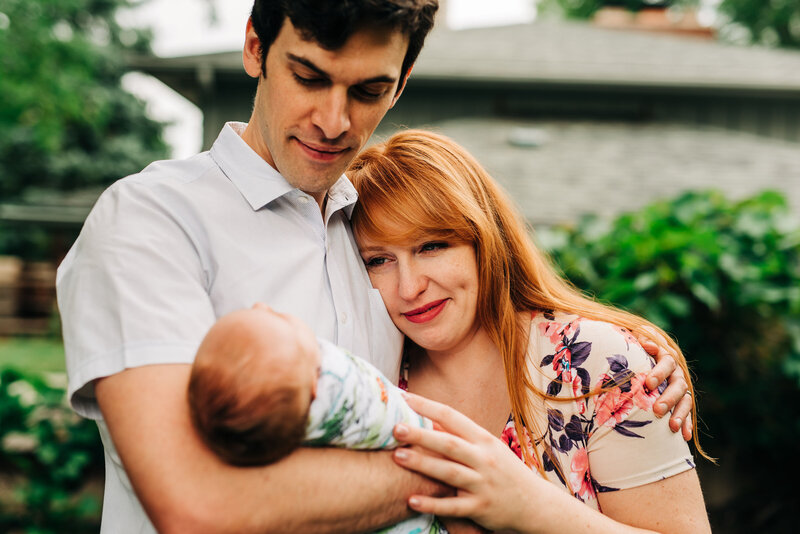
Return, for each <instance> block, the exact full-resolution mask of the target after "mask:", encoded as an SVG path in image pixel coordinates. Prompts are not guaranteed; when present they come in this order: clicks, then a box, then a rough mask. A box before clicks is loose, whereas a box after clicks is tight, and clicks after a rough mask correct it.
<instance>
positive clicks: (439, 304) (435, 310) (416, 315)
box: [401, 299, 448, 323]
mask: <svg viewBox="0 0 800 534" xmlns="http://www.w3.org/2000/svg"><path fill="white" fill-rule="evenodd" d="M447 301H448V299H442V300H436V301H434V302H429V303H428V304H426V305H424V306H420V307H419V308H417V309H414V310H411V311H407V312H405V313H402V314H401V315H402V316H403V317H405V318H406V319H408V320H409V321H411V322H412V323H427V322H428V321H431V320H433V319H434V318H435V317H436V316H437V315H439V314H440V313H441V311H442V310H443V309H444V307H445V304H447Z"/></svg>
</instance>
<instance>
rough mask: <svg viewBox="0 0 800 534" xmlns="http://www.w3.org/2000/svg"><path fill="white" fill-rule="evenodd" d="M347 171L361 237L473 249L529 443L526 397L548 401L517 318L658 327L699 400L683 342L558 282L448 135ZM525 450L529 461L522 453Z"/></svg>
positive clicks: (398, 139) (482, 298)
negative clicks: (561, 316)
mask: <svg viewBox="0 0 800 534" xmlns="http://www.w3.org/2000/svg"><path fill="white" fill-rule="evenodd" d="M347 175H348V177H349V178H350V180H351V181H352V182H353V185H354V186H355V188H356V190H357V191H358V195H359V201H358V203H357V204H356V207H355V209H354V211H353V216H352V223H353V228H354V231H355V233H356V236H365V237H369V238H370V239H373V240H376V241H383V242H390V243H407V242H409V241H412V240H416V239H419V238H422V237H423V236H426V237H427V236H433V237H435V238H448V237H449V238H455V239H459V240H462V241H465V242H468V243H471V244H472V245H473V246H474V247H475V252H476V257H477V262H478V288H479V291H478V309H477V316H478V320H479V321H480V323H481V325H482V326H483V328H484V329H485V330H486V331H487V333H488V335H489V337H490V338H491V340H492V341H493V342H494V344H495V345H496V346H497V347H498V348H499V349H500V353H501V354H502V357H503V364H504V366H505V371H506V382H507V387H508V394H509V398H510V400H511V406H512V413H513V417H514V421H515V423H516V425H517V428H520V425H523V426H524V427H525V428H527V429H528V430H529V431H530V432H531V435H532V437H535V436H538V435H541V434H540V433H539V432H538V430H539V429H537V428H535V424H534V421H535V419H534V418H533V416H532V415H533V414H532V411H531V410H532V408H531V406H530V404H529V401H528V397H527V392H528V391H534V392H535V393H536V394H537V395H539V396H542V397H548V398H551V397H550V396H549V395H547V394H546V393H545V392H543V391H539V390H538V389H537V388H535V387H534V385H533V383H532V381H531V378H530V376H529V374H528V366H527V364H526V353H527V348H528V347H527V344H528V331H529V327H530V315H529V314H527V313H521V312H533V311H539V310H557V311H561V312H565V313H572V314H576V315H579V316H581V317H585V318H587V319H593V320H598V321H606V322H609V323H612V324H614V325H617V326H620V327H623V328H626V329H628V330H630V331H631V332H633V333H634V334H635V335H637V336H639V335H641V336H644V337H651V336H652V334H651V333H650V332H648V329H654V330H655V331H656V332H658V333H660V334H661V335H662V336H664V338H665V339H667V340H668V343H669V346H670V348H671V349H672V350H673V351H674V352H675V353H676V354H677V355H678V357H677V360H678V362H677V363H678V365H679V366H680V367H681V369H683V373H684V376H685V377H686V380H687V382H688V383H689V391H690V394H691V395H692V398H693V399H694V389H693V387H692V384H691V380H690V376H689V370H688V366H687V364H686V359H685V358H684V356H683V354H682V352H681V350H680V348H679V347H678V346H677V344H676V343H675V342H674V341H673V340H672V339H671V338H670V337H669V336H668V335H667V334H666V333H665V332H664V331H663V330H661V329H660V328H658V327H657V326H655V325H653V324H652V323H650V322H649V321H646V320H645V319H643V318H641V317H638V316H636V315H633V314H630V313H628V312H625V311H622V310H619V309H616V308H613V307H611V306H607V305H605V304H601V303H599V302H596V301H595V300H593V299H591V298H589V297H587V296H586V295H584V294H583V293H582V292H581V291H579V290H578V289H576V288H575V287H574V286H573V285H571V284H570V283H569V282H568V281H566V280H565V279H564V278H562V277H561V276H560V275H559V274H558V273H557V272H556V270H555V269H554V268H553V266H552V264H551V263H550V261H549V259H548V258H547V257H546V256H545V254H543V253H542V252H541V251H540V250H539V249H538V248H537V247H536V246H535V245H534V244H533V242H532V240H531V238H530V232H531V229H530V228H529V227H528V225H527V224H526V223H525V221H524V220H523V219H522V218H521V217H520V215H519V214H518V212H517V210H516V209H515V207H514V206H513V204H512V203H511V201H510V200H509V199H508V197H507V195H506V194H505V192H504V191H503V190H502V188H501V187H500V186H499V185H498V184H497V183H496V182H495V181H494V180H493V179H492V178H491V176H489V174H488V173H487V172H486V171H485V170H484V169H483V167H482V166H481V165H480V164H479V163H478V162H477V160H475V158H474V157H472V155H470V154H469V153H468V152H467V151H466V150H465V149H463V148H462V147H460V146H459V145H458V144H456V143H455V142H453V141H452V140H451V139H449V138H447V137H445V136H443V135H439V134H436V133H432V132H428V131H423V130H406V131H402V132H399V133H397V134H395V135H393V136H392V137H390V138H389V139H388V140H387V141H385V142H383V143H380V144H378V145H374V146H372V147H370V148H368V149H366V150H364V151H363V152H362V153H361V154H360V155H359V156H358V157H357V158H356V159H355V160H354V161H353V163H352V164H351V166H350V169H349V170H348V171H347ZM396 228H406V229H408V230H407V231H406V232H404V233H403V234H401V235H398V234H396V233H392V232H396V230H395V229H396ZM390 229H391V230H390ZM560 400H564V399H560ZM567 400H570V399H567ZM692 415H693V419H692V420H693V422H694V424H695V432H694V440H695V445H696V446H697V449H698V451H699V452H700V453H701V454H703V455H704V456H705V453H704V452H703V450H702V448H701V447H700V445H699V443H698V441H697V428H696V421H697V417H696V415H697V414H696V406H693V414H692ZM535 441H536V440H535V439H534V442H535ZM534 446H535V445H534ZM522 449H523V452H524V453H525V459H526V462H527V463H528V464H529V465H530V464H531V458H529V455H528V453H527V451H526V447H522ZM543 452H544V451H543ZM536 453H537V455H540V454H541V453H540V452H539V451H538V450H537V451H536ZM537 463H538V465H539V466H541V465H543V464H542V462H541V461H539V462H537ZM540 469H541V468H540Z"/></svg>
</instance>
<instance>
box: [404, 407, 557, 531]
mask: <svg viewBox="0 0 800 534" xmlns="http://www.w3.org/2000/svg"><path fill="white" fill-rule="evenodd" d="M407 400H408V404H409V405H410V406H411V407H412V408H413V409H414V410H415V411H417V412H418V413H419V414H421V415H424V416H426V417H428V418H429V419H431V420H433V421H434V423H435V427H436V428H440V429H441V430H443V431H440V430H426V429H420V428H410V427H408V426H406V425H402V424H400V425H397V426H396V427H395V430H394V435H395V437H396V438H397V439H398V440H399V441H400V442H402V443H405V444H409V445H416V447H414V448H398V449H396V450H395V452H394V458H395V461H396V462H397V463H398V464H399V465H401V466H402V467H405V468H407V469H410V470H412V471H416V472H418V473H421V474H423V475H426V476H428V477H431V478H434V479H436V480H440V481H442V482H444V483H446V484H449V485H451V486H453V487H454V488H456V495H455V496H454V497H444V498H434V497H427V496H423V495H412V496H411V497H410V498H409V500H408V505H409V506H410V507H411V508H412V509H413V510H416V511H417V512H420V513H428V514H434V515H437V516H442V517H469V518H471V519H472V520H474V521H475V522H477V523H479V524H480V525H482V526H484V527H486V528H488V529H491V530H499V529H518V530H523V528H521V527H522V526H524V525H530V524H531V521H532V518H529V517H526V514H527V513H528V512H529V511H530V510H531V509H535V508H536V506H532V505H531V504H532V500H533V497H532V496H533V495H534V494H536V495H537V497H538V495H539V492H553V491H558V489H557V488H555V486H553V485H552V484H550V483H548V482H547V481H546V480H544V479H543V478H542V477H540V476H539V475H538V473H537V472H535V471H532V470H531V469H530V468H529V467H528V466H526V465H525V464H524V463H523V462H522V461H520V459H519V458H518V457H517V456H516V455H515V454H514V453H513V452H512V451H511V449H509V448H508V446H506V445H505V444H504V443H503V442H502V441H501V440H499V439H497V438H496V437H494V436H492V435H491V434H489V432H487V431H486V430H484V429H483V428H482V427H480V426H479V425H477V424H476V423H474V422H473V421H472V420H470V419H469V418H468V417H466V416H465V415H463V414H461V413H459V412H458V411H456V410H454V409H452V408H450V407H448V406H446V405H444V404H440V403H438V402H434V401H432V400H428V399H425V398H423V397H418V396H416V395H412V394H408V396H407ZM537 502H539V503H540V504H541V503H542V501H541V500H539V499H537Z"/></svg>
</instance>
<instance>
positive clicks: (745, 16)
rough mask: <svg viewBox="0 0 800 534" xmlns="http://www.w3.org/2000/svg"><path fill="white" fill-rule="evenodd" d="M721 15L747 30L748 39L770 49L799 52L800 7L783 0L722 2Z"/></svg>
mask: <svg viewBox="0 0 800 534" xmlns="http://www.w3.org/2000/svg"><path fill="white" fill-rule="evenodd" d="M719 11H720V13H722V14H723V15H725V16H727V17H728V18H729V19H730V23H731V24H735V25H737V27H739V28H744V29H745V30H746V31H747V35H746V38H749V40H750V41H752V42H758V43H762V44H766V45H770V46H785V47H793V48H800V3H799V2H796V1H789V0H782V1H772V2H765V1H764V0H723V1H722V3H721V4H720V5H719Z"/></svg>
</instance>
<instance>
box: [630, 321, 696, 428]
mask: <svg viewBox="0 0 800 534" xmlns="http://www.w3.org/2000/svg"><path fill="white" fill-rule="evenodd" d="M647 331H648V334H647V337H644V336H637V340H638V341H639V344H641V345H642V347H643V348H644V350H645V351H647V353H648V354H649V355H650V356H652V357H653V358H655V360H656V366H655V367H653V369H652V370H651V371H650V374H649V375H648V376H647V382H646V384H647V387H648V388H649V389H650V390H651V391H652V390H655V389H656V388H658V385H659V384H660V383H662V382H663V381H664V380H666V379H667V378H669V382H668V383H667V389H665V390H664V392H663V393H662V394H661V396H659V397H658V399H656V403H655V404H654V405H653V413H654V414H655V415H656V416H657V417H663V416H664V415H666V414H667V413H669V411H670V410H672V416H671V417H670V418H669V427H670V429H671V430H672V431H673V432H678V431H679V430H680V431H681V433H682V434H683V439H685V440H686V441H689V440H690V439H692V397H691V395H689V394H688V393H689V384H688V383H687V382H686V377H684V376H683V370H682V369H681V368H680V367H678V364H677V363H676V359H677V356H678V355H677V354H675V352H674V351H673V350H672V349H671V348H670V347H669V344H668V343H667V340H666V339H664V336H662V335H661V334H659V333H658V332H656V331H655V330H654V329H652V328H648V330H647Z"/></svg>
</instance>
